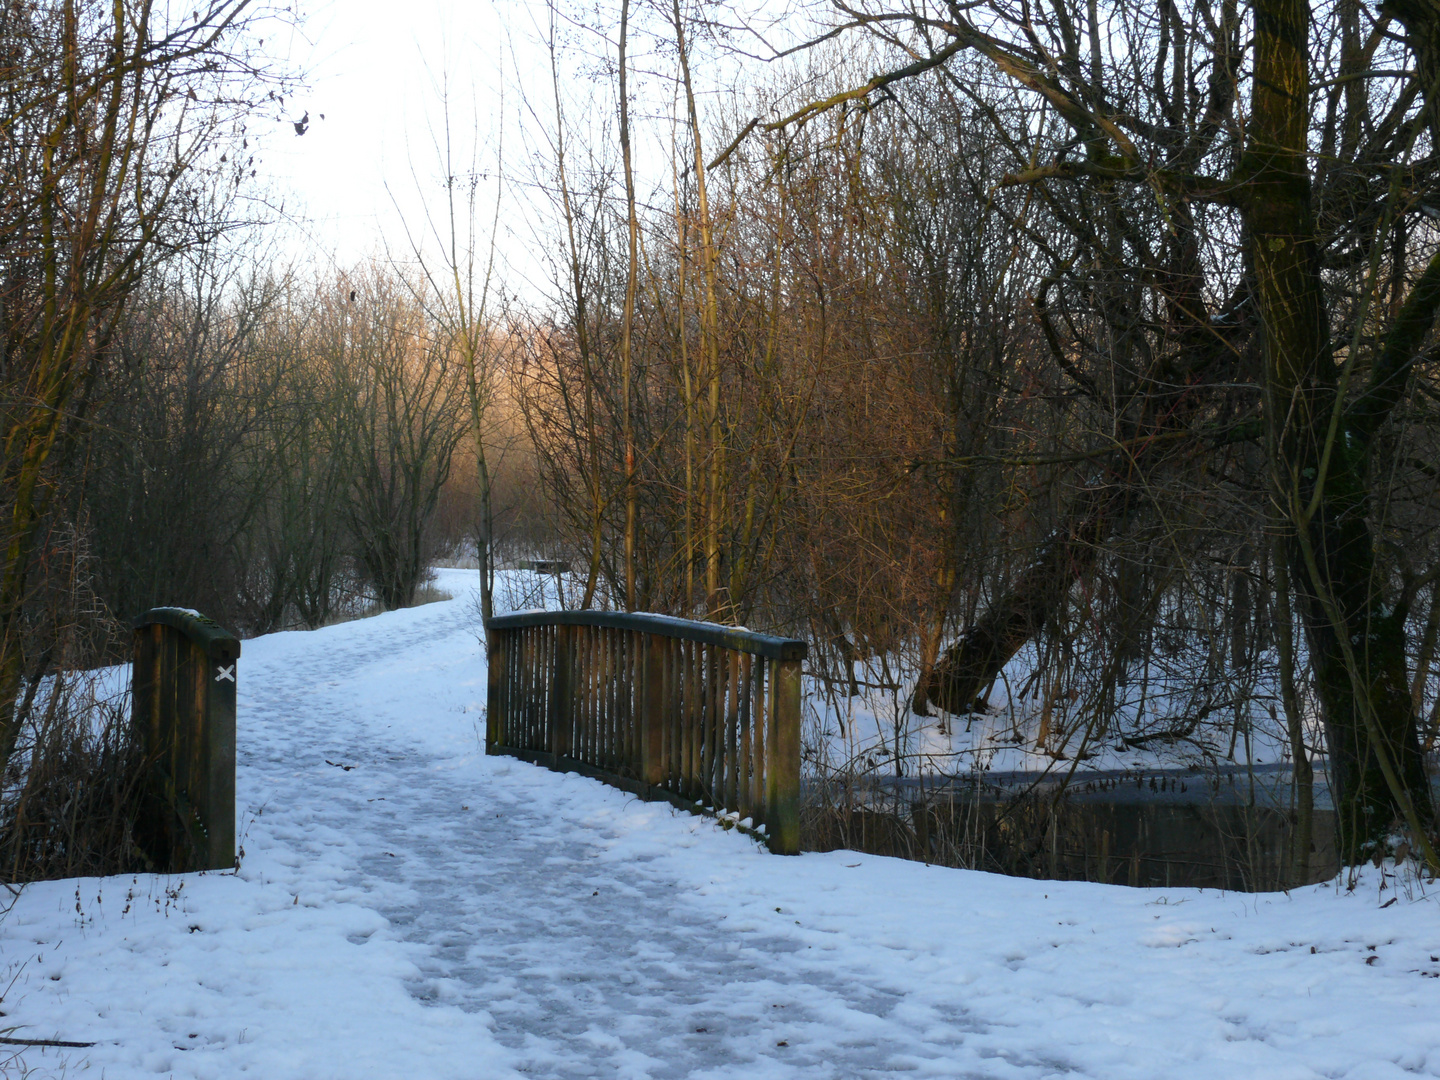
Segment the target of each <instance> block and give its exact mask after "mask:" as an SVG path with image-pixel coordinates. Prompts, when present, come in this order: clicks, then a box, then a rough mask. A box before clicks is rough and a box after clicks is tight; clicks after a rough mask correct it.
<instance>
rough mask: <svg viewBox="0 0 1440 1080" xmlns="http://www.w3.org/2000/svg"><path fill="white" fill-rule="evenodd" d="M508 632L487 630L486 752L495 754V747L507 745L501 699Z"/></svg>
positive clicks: (489, 628) (503, 686)
mask: <svg viewBox="0 0 1440 1080" xmlns="http://www.w3.org/2000/svg"><path fill="white" fill-rule="evenodd" d="M508 636H509V631H508V630H497V629H495V628H494V627H486V628H485V663H486V679H485V752H486V753H487V754H493V753H495V747H496V746H497V745H498V746H503V745H504V744H505V738H504V736H505V726H504V720H503V719H502V718H503V716H504V708H505V707H504V704H503V703H502V701H501V697H502V694H503V691H504V688H505V639H506V638H507V637H508Z"/></svg>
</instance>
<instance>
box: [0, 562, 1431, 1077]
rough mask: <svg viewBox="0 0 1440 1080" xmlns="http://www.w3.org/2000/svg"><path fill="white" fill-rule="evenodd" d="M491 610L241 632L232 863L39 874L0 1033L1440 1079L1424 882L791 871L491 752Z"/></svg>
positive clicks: (171, 1057) (165, 1067) (108, 1067)
mask: <svg viewBox="0 0 1440 1080" xmlns="http://www.w3.org/2000/svg"><path fill="white" fill-rule="evenodd" d="M442 584H445V583H444V582H442ZM448 587H449V588H451V589H452V590H453V591H457V592H459V593H461V594H462V596H463V595H464V592H465V584H464V580H463V578H461V577H459V576H458V575H456V576H455V577H454V578H452V579H451V582H450V583H449V585H448ZM474 621H475V619H474V615H473V614H472V612H471V608H470V605H469V603H468V602H466V600H463V599H462V600H456V601H453V602H450V603H441V604H432V605H429V606H427V607H423V608H418V609H414V610H411V611H405V612H397V613H394V614H391V615H387V616H383V617H380V618H376V619H370V620H365V621H363V622H356V623H350V624H346V625H344V626H338V627H334V628H331V629H329V630H325V631H320V632H317V633H313V634H279V635H272V636H271V637H268V638H263V639H258V640H255V641H250V642H246V643H245V646H244V653H243V655H242V658H241V660H242V663H241V673H242V680H241V690H240V693H241V698H240V718H241V719H240V725H241V733H240V772H239V783H240V809H241V829H242V833H243V841H242V842H243V845H244V848H245V851H246V855H245V858H244V861H243V864H242V867H241V870H240V872H239V873H238V874H206V875H189V876H186V877H184V878H178V877H177V878H172V879H163V878H156V879H149V878H140V879H137V880H133V881H132V880H131V879H128V878H127V879H107V880H105V881H99V882H97V881H94V880H90V881H85V882H81V883H80V888H79V891H78V892H77V891H76V887H75V883H73V882H58V883H47V884H44V885H39V886H32V887H30V888H27V889H26V890H25V893H24V895H23V896H22V897H21V899H20V900H19V902H17V903H16V905H15V906H14V908H13V909H12V910H11V911H10V913H9V915H8V916H6V917H5V918H3V919H0V975H3V976H4V978H3V980H0V989H3V987H4V984H5V983H6V982H9V981H10V979H11V977H12V976H14V977H15V982H14V985H13V986H12V987H11V989H10V990H9V991H8V992H7V993H6V994H5V996H4V999H3V1003H0V1010H3V1012H4V1013H7V1014H8V1015H6V1016H5V1017H4V1018H3V1019H0V1029H3V1028H4V1027H8V1026H11V1025H15V1026H16V1027H17V1031H16V1034H17V1035H20V1036H22V1037H27V1038H56V1037H58V1038H61V1039H69V1040H83V1041H93V1042H95V1043H96V1045H95V1046H94V1047H93V1048H90V1049H87V1050H66V1051H55V1050H48V1051H43V1052H42V1051H40V1050H36V1049H31V1050H27V1051H26V1052H25V1055H24V1063H25V1065H26V1066H27V1067H29V1068H30V1069H32V1070H35V1072H36V1075H42V1076H43V1075H46V1074H47V1072H49V1073H53V1074H55V1075H59V1074H60V1073H61V1072H62V1071H63V1072H64V1074H65V1075H67V1076H69V1075H76V1074H80V1073H82V1072H84V1071H86V1070H87V1069H88V1071H89V1072H91V1073H92V1074H94V1075H97V1076H98V1075H101V1074H103V1075H104V1076H106V1077H111V1078H120V1077H130V1076H155V1075H161V1076H171V1075H173V1076H183V1077H192V1076H193V1077H206V1078H208V1077H217V1078H218V1077H231V1076H242V1075H257V1076H261V1075H263V1076H265V1077H267V1078H268V1077H277V1078H279V1077H296V1078H316V1077H337V1078H340V1077H346V1078H355V1077H390V1076H395V1077H399V1076H423V1077H427V1078H428V1077H451V1076H454V1077H476V1078H488V1077H508V1076H515V1075H522V1076H539V1077H557V1078H570V1077H637V1078H638V1077H656V1078H659V1077H742V1076H743V1077H772V1076H773V1077H790V1076H797V1077H799V1076H803V1077H817V1078H818V1077H835V1078H846V1077H868V1076H882V1075H889V1074H891V1073H905V1074H912V1075H932V1076H946V1077H967V1076H973V1077H994V1078H1004V1077H1047V1076H1059V1075H1062V1074H1065V1075H1074V1076H1086V1077H1095V1078H1097V1080H1099V1078H1102V1077H1103V1078H1122V1077H1135V1078H1142V1077H1144V1078H1148V1077H1160V1076H1164V1077H1167V1078H1185V1077H1222V1076H1223V1077H1227V1078H1228V1077H1246V1076H1256V1077H1259V1076H1262V1075H1263V1076H1266V1077H1267V1078H1272V1077H1273V1078H1287V1077H1297V1078H1299V1077H1318V1076H1325V1077H1351V1076H1353V1077H1364V1078H1371V1077H1375V1078H1383V1077H1386V1076H1402V1075H1415V1074H1420V1075H1440V1021H1437V1020H1436V1019H1435V1017H1436V1016H1437V1015H1440V1014H1437V1009H1436V1006H1437V1005H1440V977H1437V976H1440V960H1432V959H1431V957H1432V956H1433V957H1440V920H1437V917H1436V916H1437V914H1440V912H1437V910H1436V907H1435V905H1434V903H1433V902H1432V901H1428V900H1423V899H1420V898H1419V895H1418V892H1416V891H1415V890H1414V889H1413V888H1412V889H1411V890H1410V891H1409V892H1408V893H1407V892H1404V891H1402V893H1401V894H1400V899H1399V901H1398V902H1397V903H1395V904H1393V905H1391V906H1389V907H1388V908H1381V907H1380V904H1381V903H1384V902H1385V900H1387V899H1389V898H1390V897H1391V896H1393V895H1394V892H1393V890H1391V891H1388V892H1386V893H1385V894H1383V895H1381V894H1379V893H1378V892H1377V889H1376V886H1377V884H1378V883H1377V882H1376V881H1374V880H1372V881H1371V882H1370V883H1369V884H1368V885H1367V886H1365V887H1364V889H1363V890H1361V891H1357V892H1356V893H1355V894H1351V895H1341V894H1337V892H1336V891H1335V890H1334V889H1333V888H1332V889H1317V890H1310V891H1307V892H1306V893H1304V894H1303V895H1302V894H1292V895H1291V896H1289V897H1286V896H1262V897H1256V896H1239V895H1233V894H1232V895H1224V896H1222V895H1217V894H1215V893H1199V892H1195V891H1189V890H1165V891H1160V890H1152V891H1141V890H1126V889H1120V888H1112V887H1105V886H1096V885H1084V884H1078V883H1071V884H1061V883H1056V882H1032V881H1021V880H1015V879H1006V878H998V877H991V876H988V875H982V874H971V873H964V872H957V871H951V870H943V869H938V868H929V867H924V866H921V865H918V864H913V863H903V862H899V861H896V860H888V859H877V858H872V857H868V856H860V855H856V854H854V853H851V852H835V853H831V854H828V855H813V854H812V855H805V856H802V857H801V858H798V859H781V858H777V857H774V856H770V855H767V854H765V853H764V852H763V851H762V850H760V849H759V848H757V847H756V845H755V844H754V843H753V842H751V841H750V840H748V839H745V838H744V837H741V836H738V835H736V834H733V833H726V832H723V831H721V830H720V829H718V828H717V827H716V826H715V825H714V824H713V823H711V822H708V821H705V820H703V819H699V818H694V817H691V816H689V815H685V814H681V813H677V812H676V811H674V810H673V809H671V808H670V807H668V806H661V805H654V804H645V803H640V802H638V801H637V800H635V799H634V798H632V797H630V796H628V795H625V794H623V793H621V792H618V791H615V790H613V789H610V788H606V787H604V786H603V785H600V784H597V783H595V782H593V781H589V780H585V779H582V778H579V777H575V776H560V775H557V774H555V773H551V772H548V771H545V770H541V769H537V768H534V767H532V766H529V765H525V764H523V763H520V762H516V761H512V760H510V759H507V758H486V757H484V756H483V754H482V752H481V749H480V737H481V735H482V732H483V728H482V727H481V726H480V724H481V705H482V704H483V696H484V666H483V660H482V659H481V657H480V655H479V648H478V645H477V641H476V635H475V627H474ZM77 909H78V910H77ZM3 1061H4V1058H3V1056H0V1063H3ZM3 1072H4V1066H3V1064H0V1073H3ZM17 1075H18V1072H17Z"/></svg>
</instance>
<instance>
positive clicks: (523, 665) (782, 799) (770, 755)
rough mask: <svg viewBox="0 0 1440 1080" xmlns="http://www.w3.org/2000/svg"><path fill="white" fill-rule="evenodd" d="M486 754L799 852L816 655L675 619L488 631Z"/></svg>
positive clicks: (535, 621) (601, 620)
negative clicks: (804, 719) (803, 701)
mask: <svg viewBox="0 0 1440 1080" xmlns="http://www.w3.org/2000/svg"><path fill="white" fill-rule="evenodd" d="M486 639H487V642H488V653H489V662H490V672H489V686H488V694H487V700H488V707H487V720H486V728H485V731H486V735H485V738H486V752H487V753H496V754H510V755H513V756H515V757H520V758H524V759H525V760H528V761H533V762H537V763H539V764H542V765H547V766H549V767H551V768H554V769H559V770H561V771H575V772H580V773H583V774H585V775H588V776H594V777H597V778H599V779H602V780H605V781H606V782H608V783H611V784H614V785H615V786H617V787H621V788H624V789H625V790H627V791H632V792H634V793H635V794H638V795H640V796H642V797H644V798H647V799H664V800H666V801H669V802H671V803H674V804H675V805H677V806H680V807H683V808H685V809H688V810H697V809H698V810H703V811H705V812H709V813H715V814H717V815H720V816H722V817H726V818H729V819H731V820H735V821H737V822H738V823H739V824H741V825H742V826H744V825H746V824H747V819H748V825H749V827H751V828H753V829H755V830H756V831H757V832H760V833H763V834H764V836H765V840H766V843H767V844H768V845H769V847H770V850H772V851H774V852H777V853H779V854H797V853H798V852H799V850H800V818H799V796H800V664H801V661H802V660H803V659H804V658H805V652H806V646H805V642H803V641H797V640H794V639H791V638H779V637H771V636H769V635H767V634H756V633H752V632H750V631H747V630H737V629H735V628H734V627H727V626H721V625H719V624H716V623H703V622H690V621H687V620H684V619H673V618H669V617H666V616H663V615H644V614H633V613H614V612H601V611H533V612H523V613H520V614H515V615H502V616H499V617H497V618H494V619H491V620H490V622H489V623H487V624H486Z"/></svg>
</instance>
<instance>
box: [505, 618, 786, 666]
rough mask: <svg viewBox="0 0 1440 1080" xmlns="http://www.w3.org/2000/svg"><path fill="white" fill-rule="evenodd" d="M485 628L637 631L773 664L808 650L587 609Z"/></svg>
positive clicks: (717, 628) (782, 641)
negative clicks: (553, 627) (548, 627)
mask: <svg viewBox="0 0 1440 1080" xmlns="http://www.w3.org/2000/svg"><path fill="white" fill-rule="evenodd" d="M485 625H486V627H494V628H495V629H496V630H519V629H522V628H524V627H528V626H600V627H606V628H609V629H612V630H638V631H640V632H642V633H646V634H662V635H664V636H665V637H673V638H680V639H682V640H684V641H698V642H701V643H702V644H705V645H718V646H720V648H722V649H734V650H735V651H736V652H746V653H753V654H754V655H756V656H764V657H767V658H769V659H771V660H804V659H805V657H806V655H807V654H808V652H809V646H807V645H806V643H805V642H803V641H801V640H799V639H797V638H782V637H775V636H774V635H771V634H760V633H756V632H755V631H754V630H745V629H743V628H741V627H738V626H725V625H724V624H722V623H712V622H695V621H692V620H690V619H677V618H675V617H674V616H672V615H652V614H650V613H648V612H638V611H597V610H595V609H593V608H585V609H581V610H575V611H541V610H538V609H537V610H535V611H517V612H514V613H513V614H510V615H497V616H495V617H494V618H492V619H490V620H489V621H488V622H487V623H486V624H485Z"/></svg>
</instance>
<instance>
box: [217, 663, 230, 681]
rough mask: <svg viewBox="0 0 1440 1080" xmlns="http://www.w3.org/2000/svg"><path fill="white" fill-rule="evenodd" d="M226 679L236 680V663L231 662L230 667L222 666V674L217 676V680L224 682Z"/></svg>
mask: <svg viewBox="0 0 1440 1080" xmlns="http://www.w3.org/2000/svg"><path fill="white" fill-rule="evenodd" d="M226 679H229V680H230V681H231V682H234V681H235V665H234V664H231V665H230V666H229V667H221V668H220V674H219V675H216V676H215V681H216V682H224V681H225V680H226Z"/></svg>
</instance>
